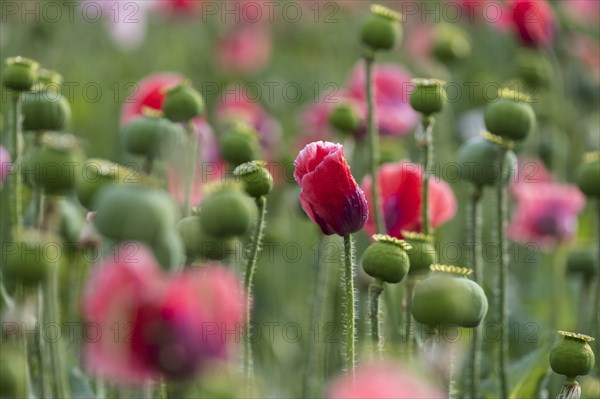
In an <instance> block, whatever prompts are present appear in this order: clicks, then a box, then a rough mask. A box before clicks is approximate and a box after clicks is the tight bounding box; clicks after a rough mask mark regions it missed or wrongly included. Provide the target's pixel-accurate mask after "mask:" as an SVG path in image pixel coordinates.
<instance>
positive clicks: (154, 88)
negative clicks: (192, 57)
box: [121, 72, 183, 124]
mask: <svg viewBox="0 0 600 399" xmlns="http://www.w3.org/2000/svg"><path fill="white" fill-rule="evenodd" d="M181 81H183V76H181V75H178V74H176V73H171V72H162V73H156V74H153V75H148V76H147V77H145V78H144V79H142V80H141V81H139V82H137V83H136V85H135V91H134V93H133V94H132V95H131V96H130V97H129V98H127V99H126V100H125V103H124V104H123V110H122V112H121V124H124V123H126V122H128V121H130V120H131V119H133V118H135V117H136V116H139V115H141V114H142V109H143V108H145V107H148V108H152V109H155V110H161V109H162V103H163V101H164V99H165V89H167V88H169V87H172V86H175V85H176V84H178V83H180V82H181Z"/></svg>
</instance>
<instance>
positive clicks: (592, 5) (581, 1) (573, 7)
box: [559, 0, 600, 27]
mask: <svg viewBox="0 0 600 399" xmlns="http://www.w3.org/2000/svg"><path fill="white" fill-rule="evenodd" d="M559 4H560V8H561V9H562V10H563V12H564V13H565V14H566V15H568V16H569V17H571V18H572V19H574V20H575V21H576V22H578V23H580V24H583V25H587V26H590V27H597V26H598V24H599V23H600V1H596V0H569V1H561V2H559Z"/></svg>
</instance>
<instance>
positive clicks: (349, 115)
mask: <svg viewBox="0 0 600 399" xmlns="http://www.w3.org/2000/svg"><path fill="white" fill-rule="evenodd" d="M329 124H330V125H331V126H332V127H333V128H334V129H336V130H337V131H339V132H340V133H344V134H352V133H354V132H356V130H357V129H358V127H359V125H360V117H359V116H358V112H357V110H356V108H355V107H354V106H353V105H352V104H347V103H342V104H339V105H336V106H335V107H334V108H333V109H332V110H331V113H330V114H329Z"/></svg>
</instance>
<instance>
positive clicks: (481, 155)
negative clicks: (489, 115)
mask: <svg viewBox="0 0 600 399" xmlns="http://www.w3.org/2000/svg"><path fill="white" fill-rule="evenodd" d="M490 138H491V135H490V134H488V133H487V132H486V133H485V134H484V135H482V136H480V137H473V138H471V139H469V140H468V141H466V142H465V143H464V144H463V145H462V146H461V147H460V149H459V150H458V153H457V155H456V160H457V163H458V167H459V171H460V178H461V179H463V180H465V181H468V182H469V183H472V184H473V185H475V186H476V187H483V186H493V185H495V184H496V183H497V182H498V180H499V179H500V175H501V173H500V164H499V161H500V156H501V151H502V150H501V148H500V146H499V145H498V144H497V143H496V142H495V141H491V140H490ZM506 154H507V155H506V157H507V159H506V160H505V161H504V172H503V174H502V176H503V181H504V182H505V183H508V182H509V181H510V179H511V178H512V176H513V173H514V169H515V164H516V157H515V155H514V152H512V151H508V152H507V153H506Z"/></svg>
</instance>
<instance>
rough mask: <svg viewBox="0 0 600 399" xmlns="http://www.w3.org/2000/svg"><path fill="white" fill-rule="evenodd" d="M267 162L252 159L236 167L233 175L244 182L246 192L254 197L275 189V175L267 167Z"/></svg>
mask: <svg viewBox="0 0 600 399" xmlns="http://www.w3.org/2000/svg"><path fill="white" fill-rule="evenodd" d="M265 165H266V162H263V161H250V162H246V163H243V164H241V165H239V166H238V167H236V168H235V170H234V171H233V175H234V176H235V177H237V178H238V179H240V180H241V181H242V183H243V184H244V190H246V193H248V195H250V196H251V197H254V198H260V197H262V196H264V195H267V194H269V193H270V192H271V190H273V176H271V173H270V172H269V171H268V170H267V169H266V168H265Z"/></svg>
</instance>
